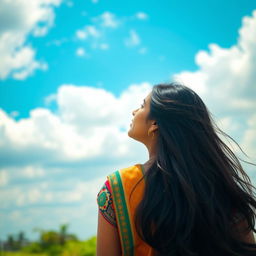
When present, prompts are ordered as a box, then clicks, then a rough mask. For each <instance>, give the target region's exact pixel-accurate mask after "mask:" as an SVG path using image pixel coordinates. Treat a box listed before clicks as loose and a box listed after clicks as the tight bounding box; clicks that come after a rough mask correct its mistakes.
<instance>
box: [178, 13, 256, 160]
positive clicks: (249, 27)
mask: <svg viewBox="0 0 256 256" xmlns="http://www.w3.org/2000/svg"><path fill="white" fill-rule="evenodd" d="M255 45H256V11H254V12H253V15H252V17H244V18H243V22H242V27H241V29H240V30H239V38H238V42H237V44H235V45H233V46H231V47H230V48H221V47H220V46H218V45H217V44H210V45H209V51H199V52H198V53H197V54H196V57H195V60H196V64H197V65H198V67H199V68H198V70H196V71H194V72H191V71H183V72H181V73H179V74H176V75H174V79H175V80H178V81H181V82H183V83H184V84H186V85H189V86H190V87H191V88H192V89H194V90H195V91H196V92H197V93H198V94H199V95H200V96H201V97H202V99H203V100H204V102H205V103H206V105H207V106H208V108H209V109H210V110H211V112H213V113H214V114H215V116H216V117H217V118H218V119H219V120H218V122H219V123H220V126H222V127H224V131H225V132H227V133H228V134H231V135H233V136H235V137H237V139H236V141H238V142H240V143H241V145H242V148H243V149H244V150H245V152H246V153H248V155H250V156H255V155H256V151H255V148H256V137H255V124H256V120H255V112H256V87H255V86H254V84H255V80H256V73H255V70H256V47H255ZM231 144H232V145H233V146H234V143H231ZM235 151H236V152H237V153H238V152H239V150H238V149H237V148H236V150H235Z"/></svg>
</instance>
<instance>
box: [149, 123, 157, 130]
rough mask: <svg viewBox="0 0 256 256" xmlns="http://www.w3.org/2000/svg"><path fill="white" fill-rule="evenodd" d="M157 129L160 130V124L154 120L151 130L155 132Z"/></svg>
mask: <svg viewBox="0 0 256 256" xmlns="http://www.w3.org/2000/svg"><path fill="white" fill-rule="evenodd" d="M157 130H158V125H157V123H156V121H153V122H152V124H151V127H150V131H151V132H155V131H157Z"/></svg>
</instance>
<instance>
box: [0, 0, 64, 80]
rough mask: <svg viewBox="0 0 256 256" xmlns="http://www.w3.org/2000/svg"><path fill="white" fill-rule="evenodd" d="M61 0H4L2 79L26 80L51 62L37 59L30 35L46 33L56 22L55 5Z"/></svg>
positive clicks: (1, 12)
mask: <svg viewBox="0 0 256 256" xmlns="http://www.w3.org/2000/svg"><path fill="white" fill-rule="evenodd" d="M60 3H61V0H38V1H30V3H29V4H28V1H26V0H13V1H8V0H0V6H1V8H0V56H1V62H0V79H6V78H8V77H12V78H14V79H18V80H22V79H25V78H26V77H28V76H29V75H31V74H33V72H34V71H35V70H36V69H41V70H46V69H47V68H48V66H47V63H45V62H44V61H40V60H36V57H35V55H36V51H35V49H33V47H32V46H31V45H30V44H29V43H27V37H28V36H29V35H33V36H44V35H46V34H47V32H48V30H49V28H50V27H52V25H53V22H54V11H53V9H54V7H56V6H59V5H60Z"/></svg>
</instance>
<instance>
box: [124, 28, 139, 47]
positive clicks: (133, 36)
mask: <svg viewBox="0 0 256 256" xmlns="http://www.w3.org/2000/svg"><path fill="white" fill-rule="evenodd" d="M139 44H140V38H139V35H138V34H137V32H136V31H135V30H134V29H131V30H130V32H129V38H127V39H125V45H126V46H128V47H133V46H137V45H139Z"/></svg>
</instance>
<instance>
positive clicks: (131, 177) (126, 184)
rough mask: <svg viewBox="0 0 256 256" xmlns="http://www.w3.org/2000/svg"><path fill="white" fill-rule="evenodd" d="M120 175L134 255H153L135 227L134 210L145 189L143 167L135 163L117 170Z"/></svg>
mask: <svg viewBox="0 0 256 256" xmlns="http://www.w3.org/2000/svg"><path fill="white" fill-rule="evenodd" d="M119 172H120V176H121V179H122V185H123V189H124V194H125V199H126V204H127V208H128V213H129V218H130V225H131V229H132V234H133V238H134V255H135V256H153V250H152V248H151V247H150V246H149V245H147V244H146V243H145V242H143V241H142V240H141V239H140V237H139V235H138V234H137V232H136V229H135V222H134V216H135V210H136V207H137V206H138V204H139V202H140V201H141V200H142V197H143V193H144V189H145V181H144V178H143V169H142V166H141V164H136V165H133V166H130V167H128V168H123V169H121V170H119ZM140 179H142V180H141V181H140V182H139V183H138V185H137V186H136V187H135V185H136V184H137V182H138V181H139V180H140ZM134 187H135V189H134V191H133V193H132V196H131V198H130V200H129V196H130V194H131V192H132V190H133V188H134Z"/></svg>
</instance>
